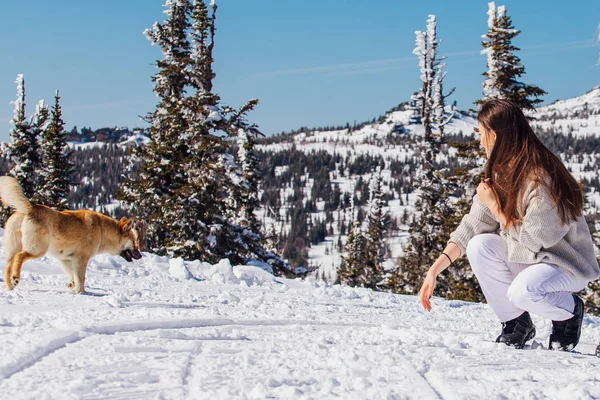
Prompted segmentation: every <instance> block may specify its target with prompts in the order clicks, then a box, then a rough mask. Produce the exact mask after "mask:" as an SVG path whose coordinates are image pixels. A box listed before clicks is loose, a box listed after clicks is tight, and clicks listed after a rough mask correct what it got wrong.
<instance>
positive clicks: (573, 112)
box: [532, 85, 600, 137]
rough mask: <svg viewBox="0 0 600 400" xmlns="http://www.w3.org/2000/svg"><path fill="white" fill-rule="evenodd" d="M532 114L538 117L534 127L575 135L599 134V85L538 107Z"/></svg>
mask: <svg viewBox="0 0 600 400" xmlns="http://www.w3.org/2000/svg"><path fill="white" fill-rule="evenodd" d="M532 115H533V116H534V117H536V118H538V121H537V122H535V123H534V124H533V126H534V128H542V129H545V130H553V131H554V132H556V133H560V134H563V135H567V134H569V133H571V134H572V135H573V136H575V137H582V136H594V135H596V136H600V85H599V86H596V87H595V88H593V89H592V90H590V91H589V92H587V93H585V94H583V95H582V96H578V97H575V98H572V99H566V100H560V101H556V102H554V103H552V104H549V105H547V106H543V107H539V108H538V109H536V111H535V112H533V113H532Z"/></svg>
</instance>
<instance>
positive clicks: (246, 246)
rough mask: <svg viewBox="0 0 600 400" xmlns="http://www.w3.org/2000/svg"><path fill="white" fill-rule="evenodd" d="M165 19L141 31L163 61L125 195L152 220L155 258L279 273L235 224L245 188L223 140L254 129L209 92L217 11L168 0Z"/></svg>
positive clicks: (276, 261) (274, 261)
mask: <svg viewBox="0 0 600 400" xmlns="http://www.w3.org/2000/svg"><path fill="white" fill-rule="evenodd" d="M165 6H166V7H167V11H166V14H167V16H168V18H167V20H166V21H165V22H164V23H163V24H161V23H158V22H157V23H155V25H154V28H153V29H152V30H148V31H147V32H146V34H147V36H148V37H149V39H150V40H151V41H152V42H153V43H154V44H158V45H159V46H160V47H161V48H162V50H163V55H164V59H163V60H159V61H158V62H157V66H158V68H159V72H158V73H157V75H155V76H154V78H153V80H154V81H155V83H156V86H155V92H156V93H157V95H158V96H159V98H160V102H159V104H158V105H157V109H156V110H155V111H154V112H153V113H152V114H151V115H150V116H149V120H150V122H151V123H152V128H151V130H150V136H151V142H150V144H149V145H148V146H146V147H145V148H143V149H140V150H138V151H137V154H136V155H135V157H136V158H135V159H134V160H139V161H140V167H139V173H138V176H137V177H136V178H135V179H132V180H130V181H128V182H126V183H125V185H124V186H123V191H122V198H123V199H124V200H126V201H127V202H128V203H129V204H131V205H132V207H133V208H134V209H135V210H137V213H138V215H141V216H143V218H146V219H147V220H148V221H149V232H148V236H149V239H150V240H149V241H150V245H151V247H152V248H153V250H154V251H156V252H158V253H160V254H170V255H175V256H182V257H184V258H187V259H196V258H197V259H202V260H206V261H209V262H217V261H219V260H220V259H221V258H229V259H230V260H231V261H232V262H234V263H239V262H244V261H245V260H246V259H248V258H257V259H259V260H260V261H265V262H268V263H269V264H270V265H271V266H272V267H273V269H274V271H275V272H276V273H285V272H286V271H289V268H290V267H289V265H288V264H287V263H285V262H284V261H283V260H282V259H281V258H280V257H278V256H277V255H275V254H273V253H270V252H268V251H266V250H265V249H264V246H263V245H262V243H261V237H260V235H259V234H258V233H256V232H253V231H251V230H250V229H248V228H247V227H246V226H242V225H239V224H237V223H236V222H235V219H236V218H237V216H238V215H239V212H240V208H241V207H242V204H241V203H240V202H239V201H231V200H232V199H234V200H235V199H236V197H235V195H236V194H238V193H242V192H243V191H244V190H243V189H244V188H245V187H246V183H245V181H244V179H243V176H242V170H241V168H240V166H239V164H238V163H237V161H236V160H235V157H234V156H233V155H231V154H229V153H228V147H229V146H228V141H227V138H228V137H235V136H237V135H238V133H239V131H240V129H242V130H243V131H245V132H255V131H256V132H258V130H257V129H256V128H255V127H254V126H252V125H249V124H248V123H247V122H246V120H245V115H246V114H247V113H248V112H249V111H251V110H252V109H253V108H254V106H255V105H256V104H257V103H258V100H250V101H249V102H247V103H246V104H245V105H244V106H243V107H241V108H240V109H239V110H235V109H233V108H231V107H222V106H220V105H219V101H220V99H219V96H218V95H217V94H215V93H213V92H212V80H213V79H214V77H215V74H214V72H213V69H212V63H213V55H212V52H213V49H214V43H215V42H214V35H215V21H216V11H217V6H216V4H215V3H214V1H212V2H211V6H210V8H211V10H212V12H209V9H208V7H207V6H206V4H205V3H204V1H202V0H197V1H194V2H191V1H190V0H177V1H173V0H168V1H167V2H166V4H165Z"/></svg>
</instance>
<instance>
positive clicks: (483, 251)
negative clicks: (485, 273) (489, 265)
mask: <svg viewBox="0 0 600 400" xmlns="http://www.w3.org/2000/svg"><path fill="white" fill-rule="evenodd" d="M499 240H500V241H502V238H501V237H500V236H499V235H496V234H492V233H482V234H480V235H475V236H473V237H472V238H471V240H469V243H467V249H466V254H467V257H468V258H469V261H471V266H473V264H478V263H477V262H475V263H473V261H475V260H476V259H477V258H479V257H480V256H481V255H484V256H489V255H491V254H493V249H495V248H496V247H497V246H496V245H497V244H498V243H497V242H498V241H499ZM474 268H477V267H476V266H475V267H474Z"/></svg>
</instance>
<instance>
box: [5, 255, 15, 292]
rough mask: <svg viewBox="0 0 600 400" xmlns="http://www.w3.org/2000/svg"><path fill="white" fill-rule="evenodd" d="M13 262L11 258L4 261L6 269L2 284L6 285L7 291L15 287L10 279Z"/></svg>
mask: <svg viewBox="0 0 600 400" xmlns="http://www.w3.org/2000/svg"><path fill="white" fill-rule="evenodd" d="M13 261H14V258H13V257H11V258H9V259H7V260H6V269H5V270H4V283H5V284H6V287H7V288H8V290H13V289H14V288H15V285H13V283H12V279H11V277H12V265H13Z"/></svg>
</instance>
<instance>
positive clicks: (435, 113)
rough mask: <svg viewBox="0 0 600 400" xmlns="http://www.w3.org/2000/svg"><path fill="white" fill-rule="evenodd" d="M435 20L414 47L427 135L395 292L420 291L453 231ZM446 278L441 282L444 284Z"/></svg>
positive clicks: (418, 35)
mask: <svg viewBox="0 0 600 400" xmlns="http://www.w3.org/2000/svg"><path fill="white" fill-rule="evenodd" d="M436 31H437V23H436V18H435V16H434V15H430V16H429V18H428V20H427V30H426V31H425V32H421V31H417V32H415V34H416V47H415V50H414V51H413V53H414V54H415V55H417V57H418V58H419V67H420V69H421V81H422V82H423V84H422V88H421V90H420V91H419V92H418V94H417V95H416V96H415V97H414V98H415V100H416V101H417V102H418V105H419V107H420V109H421V121H422V124H423V127H424V135H423V137H422V138H421V142H420V143H419V145H418V146H419V152H420V160H419V163H418V164H419V166H418V169H417V171H416V178H415V182H414V187H415V189H416V191H417V193H418V199H417V201H416V204H415V211H414V213H413V215H412V218H411V222H410V224H409V241H408V245H407V247H406V249H405V252H404V255H403V257H402V258H401V259H400V262H399V265H398V268H397V269H396V271H395V272H394V273H392V274H391V276H390V277H389V278H388V282H387V286H388V287H389V288H390V289H391V290H394V291H397V292H409V293H416V291H417V290H418V289H419V287H420V283H421V281H422V279H423V277H424V276H425V273H426V272H427V269H428V268H429V267H430V265H431V264H432V263H433V261H435V259H436V258H437V257H438V256H439V254H440V252H441V251H442V250H443V248H444V246H445V244H446V242H447V239H448V235H449V232H446V231H445V230H444V224H445V223H446V219H447V217H448V216H449V215H452V207H451V204H450V202H449V199H448V197H449V189H450V187H449V183H448V181H447V179H446V177H445V172H446V171H443V170H440V169H439V168H438V165H437V162H436V157H437V155H438V154H440V153H441V150H442V147H443V146H444V144H445V138H444V126H445V125H446V124H447V123H448V122H449V121H450V120H451V118H452V115H450V116H446V113H445V98H446V96H444V94H443V79H444V77H445V73H444V71H443V67H444V64H443V63H442V60H443V59H441V58H439V57H438V56H437V49H438V45H439V43H438V40H437V32H436ZM444 285H445V281H444V278H441V280H440V284H439V285H438V288H441V289H442V290H444V289H445V286H444Z"/></svg>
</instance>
